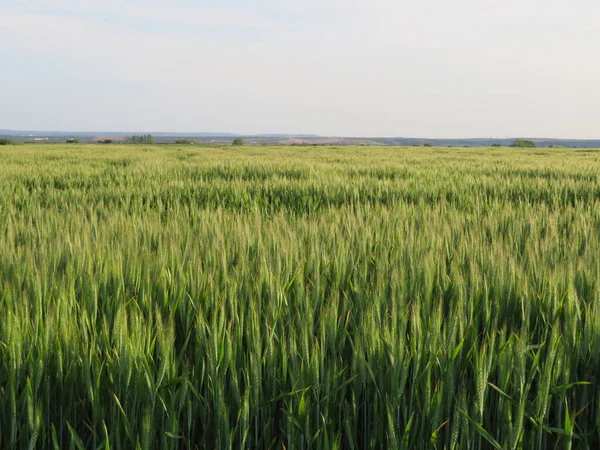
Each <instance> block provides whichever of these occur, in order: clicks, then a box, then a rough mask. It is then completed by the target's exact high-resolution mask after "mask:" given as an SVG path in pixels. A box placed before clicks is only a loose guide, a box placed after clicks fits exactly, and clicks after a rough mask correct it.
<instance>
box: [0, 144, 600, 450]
mask: <svg viewBox="0 0 600 450" xmlns="http://www.w3.org/2000/svg"><path fill="white" fill-rule="evenodd" d="M599 174H600V150H598V151H595V150H583V149H509V148H504V149H502V148H494V149H492V148H477V149H475V148H471V149H458V148H398V147H395V148H393V147H385V148H382V147H239V148H238V147H222V148H209V147H205V146H194V145H182V146H173V145H169V146H167V145H146V146H144V145H17V146H5V147H3V148H1V149H0V448H2V449H26V448H31V449H38V448H39V449H69V448H73V449H93V450H96V449H138V448H140V449H144V450H145V449H152V448H160V449H240V448H248V449H251V448H252V449H263V448H264V449H287V450H289V449H324V450H329V449H384V448H387V449H439V450H442V449H448V450H450V449H461V450H463V449H491V448H496V449H525V450H529V449H554V448H558V449H569V448H573V449H597V448H600V183H599V179H600V178H599V177H600V175H599Z"/></svg>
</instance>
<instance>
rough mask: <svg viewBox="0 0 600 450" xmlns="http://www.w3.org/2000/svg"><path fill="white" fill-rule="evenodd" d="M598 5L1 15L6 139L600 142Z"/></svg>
mask: <svg viewBox="0 0 600 450" xmlns="http://www.w3.org/2000/svg"><path fill="white" fill-rule="evenodd" d="M598 17H600V2H598V1H597V0H595V1H592V0H570V1H567V0H562V1H557V0H503V1H500V0H454V1H448V0H423V1H415V0H412V1H405V0H345V1H342V0H303V1H294V2H292V1H287V0H279V1H275V0H256V1H250V0H248V1H241V0H229V1H219V2H217V1H185V0H184V1H170V2H167V1H159V0H149V1H143V2H142V1H131V0H126V1H117V0H102V1H100V0H89V1H81V0H80V1H76V0H27V1H25V0H22V1H19V0H12V1H7V0H0V129H2V128H11V129H43V130H69V131H85V130H94V131H95V130H99V131H174V132H177V131H213V132H218V131H228V132H237V133H248V134H250V133H269V132H281V133H314V134H321V135H334V134H335V135H338V136H341V135H346V136H421V137H467V136H480V137H488V136H494V137H504V136H529V137H564V138H598V137H600V89H599V88H598V85H599V84H600V83H599V81H598V80H600V21H599V20H598Z"/></svg>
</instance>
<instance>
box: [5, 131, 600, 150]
mask: <svg viewBox="0 0 600 450" xmlns="http://www.w3.org/2000/svg"><path fill="white" fill-rule="evenodd" d="M140 134H152V136H153V138H154V141H155V142H157V143H160V144H166V143H173V142H175V141H176V140H179V139H188V140H193V141H195V142H198V143H212V144H218V145H226V144H230V143H231V141H232V139H234V138H237V137H241V138H243V139H244V140H245V141H246V143H247V144H249V145H264V144H268V145H301V144H309V145H310V144H317V145H399V146H413V145H431V146H436V147H490V146H493V145H497V146H509V145H511V144H512V143H513V142H514V141H515V140H516V139H521V137H515V138H505V139H492V138H465V139H429V138H409V137H394V138H380V137H372V138H356V137H327V136H318V135H313V134H284V133H267V134H255V135H243V134H235V133H214V132H186V133H173V132H160V131H155V132H148V131H142V132H139V131H138V132H136V131H132V132H115V131H87V132H81V131H71V132H69V131H39V130H18V131H16V130H7V129H0V137H5V138H9V139H11V140H14V141H20V142H39V141H41V142H64V141H65V140H66V139H67V138H77V139H79V140H80V141H81V142H96V141H98V140H100V138H102V139H107V138H108V139H114V140H115V141H118V140H120V139H119V138H123V137H125V136H132V135H140ZM523 139H528V140H531V141H533V142H535V144H536V146H538V147H567V148H600V139H549V138H523Z"/></svg>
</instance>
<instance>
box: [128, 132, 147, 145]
mask: <svg viewBox="0 0 600 450" xmlns="http://www.w3.org/2000/svg"><path fill="white" fill-rule="evenodd" d="M125 142H126V143H127V144H154V139H153V138H152V135H151V134H140V135H133V136H127V138H125Z"/></svg>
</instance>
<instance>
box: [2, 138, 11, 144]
mask: <svg viewBox="0 0 600 450" xmlns="http://www.w3.org/2000/svg"><path fill="white" fill-rule="evenodd" d="M13 144H14V142H13V141H11V140H10V139H6V138H2V139H0V145H13Z"/></svg>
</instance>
